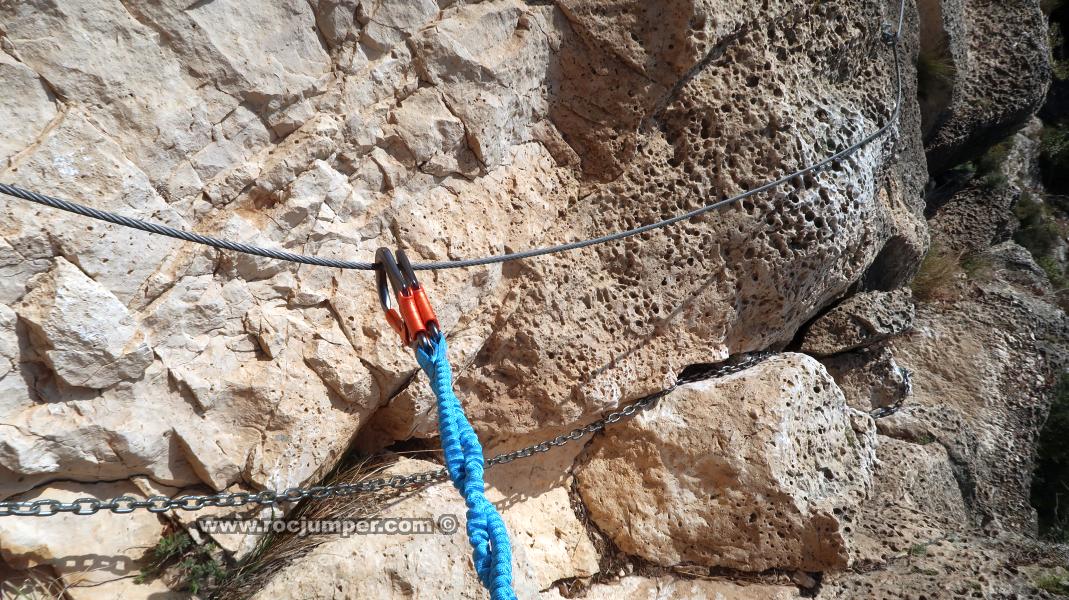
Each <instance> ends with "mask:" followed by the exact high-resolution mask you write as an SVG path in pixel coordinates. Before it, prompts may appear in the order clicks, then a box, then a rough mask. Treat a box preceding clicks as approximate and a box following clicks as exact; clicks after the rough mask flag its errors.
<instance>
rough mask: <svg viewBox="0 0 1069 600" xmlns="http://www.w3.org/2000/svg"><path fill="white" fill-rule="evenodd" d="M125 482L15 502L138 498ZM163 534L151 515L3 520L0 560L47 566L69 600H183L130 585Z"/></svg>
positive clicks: (61, 488) (151, 585)
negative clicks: (56, 576)
mask: <svg viewBox="0 0 1069 600" xmlns="http://www.w3.org/2000/svg"><path fill="white" fill-rule="evenodd" d="M137 493H138V492H137V488H135V487H134V486H133V485H132V484H130V483H129V482H120V483H96V484H78V483H61V484H55V485H51V486H46V487H43V488H39V489H38V490H34V491H33V492H31V493H29V494H24V495H22V496H20V497H18V498H17V499H18V500H34V499H37V498H54V499H57V500H60V501H61V502H71V501H73V500H75V499H77V498H97V499H101V500H109V499H111V498H114V497H116V496H122V495H129V494H137ZM162 535H163V524H162V523H161V522H160V520H159V517H157V516H156V515H154V514H152V513H149V512H145V511H137V512H134V513H131V514H128V515H116V514H111V513H107V512H105V513H101V514H97V515H94V516H92V517H86V516H78V515H72V514H66V513H65V514H61V515H56V516H52V517H48V518H46V519H33V518H22V519H20V518H7V519H4V520H3V522H0V555H2V556H3V560H4V561H5V562H6V563H8V564H9V565H12V566H15V567H18V568H23V569H24V568H27V567H30V566H35V565H51V567H52V568H53V569H54V570H55V572H56V573H57V574H58V575H59V577H60V578H61V579H62V581H63V584H64V587H65V588H66V589H65V592H66V595H67V597H69V598H71V600H97V599H102V598H116V599H121V600H135V599H141V598H150V597H151V598H153V599H154V600H155V599H159V600H167V599H172V598H173V599H175V600H178V599H180V598H185V597H186V595H185V594H177V593H173V592H171V591H170V590H169V589H167V586H165V585H164V584H163V583H162V582H160V581H156V580H152V581H149V582H146V583H144V584H135V583H134V581H133V576H135V575H137V573H138V572H139V570H140V569H141V568H142V567H144V566H147V565H148V564H149V562H148V561H149V560H151V556H146V555H147V554H148V553H149V552H150V551H151V549H152V548H154V547H155V546H156V542H157V541H159V539H160V537H161V536H162Z"/></svg>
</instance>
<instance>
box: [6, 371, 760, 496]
mask: <svg viewBox="0 0 1069 600" xmlns="http://www.w3.org/2000/svg"><path fill="white" fill-rule="evenodd" d="M770 356H772V353H771V352H754V353H751V354H748V355H746V356H745V357H744V358H742V359H741V360H738V361H735V362H730V363H720V364H716V365H709V366H708V367H706V368H702V369H699V370H698V371H697V372H696V374H692V375H689V376H687V377H685V378H680V379H679V380H678V381H677V382H676V383H675V384H674V385H671V386H669V387H667V388H665V389H662V390H659V391H657V392H654V393H652V394H649V395H647V396H643V397H642V398H639V399H638V400H636V401H634V402H632V403H631V404H628V405H627V406H625V407H623V408H621V409H620V410H618V411H613V412H610V413H607V414H605V415H604V416H602V417H601V418H599V419H597V420H595V421H593V422H591V423H588V424H586V425H583V426H582V427H576V428H575V429H573V430H571V431H570V432H568V433H564V434H561V435H558V436H556V437H554V438H552V439H549V440H546V441H543V442H540V443H537V444H533V445H531V446H527V447H525V448H520V449H519V450H514V451H512V452H508V453H505V454H498V455H497V456H494V457H493V458H490V459H489V460H487V461H486V466H487V468H491V467H494V466H496V465H503V464H506V463H510V462H512V461H514V460H518V459H523V458H528V457H531V456H534V455H536V454H541V453H543V452H548V451H549V450H550V449H552V448H557V447H560V446H565V445H567V444H569V443H571V442H575V441H578V440H581V439H583V438H584V437H586V436H588V435H593V434H595V433H597V432H599V431H602V430H604V429H605V428H606V427H607V426H609V425H612V424H613V423H617V422H619V421H622V420H624V419H628V418H630V417H633V416H634V415H635V413H637V412H639V411H641V410H645V409H647V408H649V407H651V406H653V405H654V404H656V403H657V401H658V400H660V399H661V398H664V397H665V396H667V395H668V394H670V393H672V392H673V391H674V390H675V389H676V388H677V387H679V386H681V385H684V384H687V383H695V382H697V381H704V380H707V379H713V378H718V377H724V376H727V375H731V374H733V373H738V372H740V371H743V370H745V369H748V368H750V367H752V366H754V365H756V364H758V363H760V362H762V361H764V360H765V359H767V358H768V357H770ZM448 479H449V473H448V472H447V471H446V470H445V469H444V468H443V469H435V470H433V471H424V472H422V473H414V474H412V475H394V476H392V477H380V478H378V479H369V480H366V481H361V482H358V483H339V484H335V485H314V486H311V487H308V488H301V487H292V488H288V489H286V490H284V491H282V492H276V491H272V490H265V491H262V492H259V493H255V494H253V493H249V492H220V493H218V494H212V495H196V494H187V495H183V496H177V497H174V498H169V497H167V496H150V497H148V498H145V499H143V500H139V499H137V498H135V497H133V496H119V497H117V498H112V499H111V500H99V499H97V498H79V499H77V500H75V501H73V502H61V501H59V500H50V499H43V500H29V501H25V502H0V517H50V516H52V515H57V514H60V513H71V514H75V515H94V514H96V513H98V512H100V511H111V512H112V513H115V514H120V515H122V514H128V513H132V512H134V511H135V510H137V509H139V508H143V509H145V510H147V511H149V512H153V513H165V512H168V511H171V510H187V511H191V510H200V509H202V508H208V507H232V506H245V505H247V504H258V505H260V506H275V505H278V504H282V503H287V502H288V503H293V502H299V501H301V500H305V499H308V498H311V499H313V500H325V499H327V498H334V497H344V496H359V495H365V494H374V493H377V492H380V491H382V490H385V489H387V488H389V489H393V490H397V491H405V490H410V489H413V488H415V487H419V486H423V485H428V484H432V483H438V482H440V481H446V480H448Z"/></svg>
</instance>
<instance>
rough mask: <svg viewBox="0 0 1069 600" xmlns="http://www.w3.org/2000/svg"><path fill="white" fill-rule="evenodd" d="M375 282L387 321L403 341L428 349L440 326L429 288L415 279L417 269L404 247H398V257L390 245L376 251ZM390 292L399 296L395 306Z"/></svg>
mask: <svg viewBox="0 0 1069 600" xmlns="http://www.w3.org/2000/svg"><path fill="white" fill-rule="evenodd" d="M375 283H376V286H377V287H378V291H379V304H381V305H382V310H383V311H384V312H385V313H386V322H387V323H389V324H390V327H392V328H393V330H394V331H396V332H397V334H398V335H399V336H401V341H402V343H404V345H405V346H408V347H410V348H415V347H416V346H417V345H418V346H421V347H423V348H424V349H425V350H428V349H429V348H430V343H429V340H430V339H431V338H437V337H438V333H439V332H440V331H441V328H440V326H439V325H438V317H437V316H435V314H434V309H433V308H431V302H430V300H429V299H428V298H427V290H426V289H425V288H424V287H423V286H422V285H420V283H419V280H418V279H416V270H415V269H413V268H412V263H411V262H410V261H409V260H408V255H406V254H405V251H404V250H398V251H397V260H394V255H393V252H390V249H389V248H379V249H378V251H377V252H376V253H375ZM391 287H392V288H393V294H391V293H390V288H391ZM391 296H393V297H394V298H396V299H397V306H396V307H394V305H393V302H392V301H391Z"/></svg>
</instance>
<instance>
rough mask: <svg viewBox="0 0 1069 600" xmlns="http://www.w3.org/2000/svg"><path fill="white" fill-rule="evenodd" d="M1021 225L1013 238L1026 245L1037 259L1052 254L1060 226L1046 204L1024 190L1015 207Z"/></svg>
mask: <svg viewBox="0 0 1069 600" xmlns="http://www.w3.org/2000/svg"><path fill="white" fill-rule="evenodd" d="M1013 211H1014V214H1015V215H1017V220H1018V221H1020V222H1021V226H1020V227H1019V228H1018V229H1017V232H1016V233H1014V234H1013V239H1014V241H1016V242H1017V243H1018V244H1020V245H1022V246H1024V247H1025V248H1027V249H1028V251H1029V252H1031V253H1032V256H1035V257H1036V258H1037V259H1038V258H1042V257H1044V256H1047V255H1048V254H1050V252H1051V250H1053V249H1054V245H1055V243H1057V241H1058V237H1059V231H1058V226H1057V224H1056V223H1055V221H1054V217H1053V216H1051V214H1050V212H1049V211H1048V210H1047V207H1046V205H1044V204H1043V203H1042V202H1040V201H1039V200H1036V199H1035V197H1034V196H1032V194H1030V193H1028V192H1022V193H1021V198H1020V199H1019V200H1018V201H1017V205H1016V206H1015V207H1014V209H1013Z"/></svg>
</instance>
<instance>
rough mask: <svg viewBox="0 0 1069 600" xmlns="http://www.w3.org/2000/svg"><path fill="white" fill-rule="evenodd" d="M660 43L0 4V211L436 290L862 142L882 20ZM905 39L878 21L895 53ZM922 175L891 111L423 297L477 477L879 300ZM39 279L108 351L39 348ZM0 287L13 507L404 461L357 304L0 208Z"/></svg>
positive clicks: (350, 10)
mask: <svg viewBox="0 0 1069 600" xmlns="http://www.w3.org/2000/svg"><path fill="white" fill-rule="evenodd" d="M663 9H664V10H663V15H661V16H655V15H653V14H652V13H651V12H650V10H651V9H650V8H649V7H646V6H645V5H643V4H642V3H628V4H626V5H621V6H619V7H615V6H614V5H613V6H612V7H611V10H610V4H604V3H598V2H595V3H573V2H564V3H560V4H559V5H549V4H546V3H526V2H521V1H519V0H493V1H486V2H477V3H454V2H433V1H430V0H420V1H419V2H403V3H395V2H370V1H361V2H356V1H355V0H315V1H312V2H307V1H303V0H270V1H269V2H267V3H266V4H264V5H262V6H257V7H256V8H255V9H253V8H250V7H249V6H245V5H241V6H231V5H230V4H229V3H221V2H204V3H189V2H183V1H179V0H164V1H161V2H154V3H150V4H144V3H129V2H118V1H116V0H89V1H87V2H79V3H73V4H72V3H56V2H54V1H52V0H32V1H30V2H20V3H15V4H11V5H5V6H3V7H0V22H2V23H3V34H2V36H0V48H2V50H3V58H2V59H0V83H3V88H4V89H5V90H10V91H11V93H12V94H13V95H15V96H17V97H18V101H17V102H15V103H13V104H11V105H10V106H11V107H13V108H12V110H3V111H0V120H2V122H3V124H4V126H5V128H4V130H5V132H9V135H6V136H5V140H4V142H3V144H4V146H2V147H0V153H2V156H0V159H2V160H3V161H4V162H3V163H2V165H0V179H2V180H3V181H5V182H10V183H14V184H19V185H22V186H25V187H28V188H31V189H35V190H40V191H41V192H44V193H50V194H54V195H57V196H61V197H68V198H72V199H77V200H81V201H84V202H85V203H87V204H90V205H92V206H94V207H97V208H101V209H105V210H110V211H114V212H118V213H122V214H124V215H128V216H131V217H137V218H144V219H151V220H156V221H161V222H164V223H166V224H169V225H173V226H176V227H181V228H185V229H190V230H195V231H199V232H204V233H210V234H215V235H219V236H222V237H227V238H230V239H234V240H239V241H244V242H249V243H256V244H262V245H267V246H273V247H280V248H285V249H288V250H291V251H295V252H302V253H306V254H314V255H319V256H324V257H336V258H346V259H353V258H367V259H370V258H371V257H372V256H373V254H374V251H375V249H376V248H377V247H379V246H404V247H405V248H407V249H408V250H409V251H410V253H411V254H412V255H413V257H414V258H416V259H417V260H435V259H448V258H459V257H473V256H485V255H489V254H499V253H503V252H506V251H513V250H520V249H524V248H530V247H534V246H538V245H543V244H550V243H555V242H563V241H570V240H576V239H580V238H584V237H590V236H596V235H601V234H604V233H607V232H610V231H615V230H620V229H626V228H630V227H634V226H637V225H640V224H643V223H648V222H651V221H653V220H655V219H658V218H663V217H666V216H669V215H673V214H677V213H679V212H681V211H685V210H689V209H691V208H694V207H696V206H698V205H701V204H705V203H708V202H712V201H715V200H717V199H720V198H722V197H725V196H727V195H732V194H736V193H738V192H741V191H743V190H746V189H749V188H752V187H754V186H756V185H759V184H761V183H763V182H765V181H767V180H770V179H773V178H776V177H778V176H780V175H781V174H783V173H785V172H789V171H791V170H794V169H797V168H799V167H801V166H804V165H807V164H809V163H812V162H814V161H815V160H817V159H819V158H821V157H824V156H826V155H828V154H830V153H832V152H833V151H835V150H836V149H839V148H843V147H845V146H847V145H849V144H852V143H853V142H855V141H857V140H859V139H861V138H862V137H863V136H864V135H866V134H868V133H869V132H871V131H874V130H875V129H877V128H878V127H879V126H881V125H882V124H883V123H884V122H885V120H886V119H887V118H888V116H889V115H890V111H891V108H892V103H893V100H894V95H893V94H891V93H889V90H890V88H891V83H892V80H893V73H894V69H893V63H892V55H891V53H890V51H889V50H888V48H887V47H886V45H884V44H882V42H881V41H880V27H881V24H882V22H883V21H884V20H887V19H888V18H889V17H890V16H891V15H890V13H888V12H887V10H886V9H885V7H881V6H877V5H874V4H872V3H868V2H861V1H860V0H838V1H836V2H832V3H826V4H821V5H813V6H809V5H806V6H799V5H797V4H796V3H792V2H773V3H772V4H770V5H769V6H768V7H766V8H762V9H761V10H757V9H756V8H754V7H743V8H739V7H737V6H735V5H716V4H708V3H696V2H691V1H690V0H679V1H673V2H670V3H668V4H666V5H665V6H664V7H663ZM658 11H660V9H658ZM766 25H767V26H766ZM914 29H915V23H914V21H913V19H912V17H911V18H910V19H908V20H907V24H906V34H907V35H906V38H907V39H906V40H905V42H904V44H906V45H905V46H904V47H911V45H912V44H914V39H915V37H916V36H915V32H914ZM906 79H907V81H906V85H907V86H910V85H912V81H911V79H910V78H909V77H908V73H907V78H906ZM725 90H731V92H730V93H729V92H726V91H725ZM909 97H910V94H909V93H908V92H907V93H906V98H907V99H908V98H909ZM2 102H4V103H5V104H4V105H3V107H7V106H9V105H8V104H7V103H8V102H9V100H8V99H7V98H5V99H4V100H3V101H2ZM891 138H894V139H895V140H896V143H897V144H898V145H897V146H896V145H895V144H892V143H891ZM919 141H920V138H919V120H918V113H917V109H916V106H915V105H914V104H913V103H912V102H906V103H905V104H904V105H903V111H902V116H901V118H900V120H899V122H898V123H897V124H896V126H895V127H894V128H892V131H891V137H888V138H882V139H881V140H880V141H878V142H875V143H873V144H870V145H868V146H866V147H865V148H864V149H863V150H861V151H860V152H859V153H857V154H856V155H855V156H854V157H852V158H851V159H849V160H847V161H844V162H843V163H842V164H841V165H839V166H838V167H837V168H835V169H829V170H827V171H825V172H823V173H821V174H819V175H818V176H812V177H806V178H802V179H801V180H798V181H794V182H791V183H790V184H789V185H785V186H783V187H781V188H779V189H777V190H775V191H774V192H770V193H768V194H764V195H760V196H755V197H753V198H751V199H749V200H747V201H746V202H744V203H741V204H739V205H738V206H736V207H734V208H732V209H728V210H724V211H720V212H717V213H713V214H709V215H708V216H706V217H703V218H700V219H695V220H692V221H689V222H685V223H680V224H677V225H676V226H674V227H672V228H670V229H666V230H663V231H658V232H654V233H650V234H645V235H642V236H639V237H635V238H632V239H630V240H628V241H623V242H620V243H615V244H611V245H606V246H602V247H598V248H588V249H584V250H581V251H577V252H573V253H570V254H567V255H556V256H551V257H545V258H542V259H539V260H531V261H524V262H522V263H513V264H509V265H508V266H500V265H489V266H484V267H479V268H473V269H468V270H455V271H441V272H436V273H427V274H426V275H425V276H424V281H425V283H426V284H427V285H428V287H429V288H430V289H431V293H432V297H433V299H434V302H435V306H436V309H437V311H438V314H439V316H440V317H441V320H442V322H443V324H444V326H445V328H446V330H447V331H448V332H449V333H450V335H451V337H452V339H453V341H454V344H453V346H452V348H453V349H454V361H455V364H456V365H457V366H458V371H459V373H458V379H457V388H458V391H459V392H460V394H461V396H462V397H463V398H464V401H465V403H466V405H467V406H468V407H469V410H470V413H471V415H472V417H473V419H474V421H475V422H476V428H477V429H478V430H479V432H480V434H481V435H482V436H483V438H484V440H485V441H486V442H487V445H488V448H489V449H490V450H491V451H492V450H494V449H495V448H504V447H506V446H510V447H511V446H516V445H520V444H522V443H525V442H528V441H530V440H532V439H534V438H536V437H545V436H552V435H556V434H557V433H559V432H560V431H561V430H563V429H565V428H569V427H572V426H574V425H575V423H576V422H580V421H583V420H591V419H593V418H594V415H595V414H597V413H600V412H601V411H603V410H605V409H608V408H612V407H615V406H617V405H618V404H619V403H620V402H621V401H623V400H626V399H628V398H633V397H637V396H639V395H641V394H643V393H647V392H649V391H652V390H653V389H656V388H659V387H661V386H662V385H664V384H666V383H669V382H671V380H672V379H673V378H674V377H675V374H676V373H678V372H679V371H680V370H681V369H682V368H683V367H684V366H686V365H688V364H692V363H695V362H709V361H715V360H719V359H723V358H725V357H726V356H728V355H729V354H732V353H736V352H743V351H748V350H754V349H760V348H766V347H769V346H771V345H774V344H777V343H785V342H787V341H788V340H791V339H792V338H793V337H794V336H795V334H796V330H797V329H798V327H799V326H801V325H802V324H803V323H805V322H807V321H808V320H809V319H811V318H812V317H813V315H815V314H817V313H818V311H820V310H821V309H822V308H823V307H824V305H825V304H826V303H827V302H829V301H830V300H831V299H833V298H837V297H839V296H841V295H842V293H843V292H844V291H845V290H846V289H847V288H848V287H849V286H850V285H852V284H853V283H854V282H855V281H857V280H858V279H859V278H860V277H861V276H862V274H863V273H865V272H866V270H868V269H869V266H870V264H871V263H873V261H874V260H875V259H876V258H877V256H879V257H881V258H880V262H881V269H882V270H883V272H887V273H890V272H892V271H894V272H896V273H898V272H901V273H904V272H907V271H908V269H909V267H908V266H907V263H909V262H910V260H911V258H910V257H912V256H915V255H917V254H918V253H919V252H920V251H922V250H923V246H924V235H923V232H924V223H923V220H922V218H921V212H922V203H921V201H920V199H919V197H918V196H917V195H916V194H915V192H916V190H918V189H919V183H918V182H919V181H922V180H923V176H922V175H921V174H920V170H921V168H920V166H919V165H921V160H920V146H919ZM888 244H891V245H892V246H893V247H894V249H895V250H894V251H893V252H892V251H886V250H883V248H884V247H885V246H887V245H888ZM61 261H66V262H67V263H69V264H70V265H72V268H76V269H77V270H80V271H81V273H82V274H84V276H85V277H86V278H87V280H90V281H91V282H94V285H96V286H98V288H99V289H98V290H97V292H98V293H100V294H104V295H109V294H110V297H111V298H112V300H111V301H110V303H109V304H108V306H111V307H112V308H111V309H109V310H113V312H114V311H117V309H118V308H119V306H120V305H121V307H122V308H123V310H124V311H125V313H126V315H127V317H124V318H123V319H124V320H121V322H122V323H123V325H122V328H125V329H121V331H122V332H124V333H122V335H118V336H114V335H113V336H111V337H109V338H108V339H107V342H106V343H104V342H94V343H93V344H90V345H89V347H91V348H95V349H96V350H93V352H91V353H89V354H85V355H81V354H79V355H78V356H77V357H75V356H74V355H73V354H70V353H67V354H64V353H63V352H65V350H64V348H63V347H61V346H58V345H61V344H72V343H73V340H75V338H76V337H77V336H76V335H75V334H76V332H77V331H78V328H79V327H82V326H84V325H85V323H81V322H78V321H79V320H80V319H78V318H75V319H72V321H75V322H69V323H63V324H59V323H58V321H57V322H54V323H53V324H51V325H49V324H48V323H46V322H45V321H44V320H45V319H46V318H47V317H48V315H49V314H52V312H55V310H54V309H52V308H49V307H51V306H52V305H51V304H48V303H47V302H46V301H47V300H48V299H47V296H48V293H46V291H47V286H45V285H44V284H43V283H42V282H44V281H51V280H52V279H54V278H55V277H54V274H55V273H58V272H60V271H64V272H65V270H67V269H66V268H65V267H62V268H61V267H58V266H57V265H58V264H61ZM895 269H897V270H895ZM0 273H2V274H3V275H4V277H0V300H3V304H5V305H7V306H9V307H13V308H14V310H15V312H16V320H17V323H18V326H17V327H16V328H15V329H16V331H15V333H14V335H15V339H16V340H17V341H18V343H17V344H16V345H15V346H12V348H15V347H17V348H18V350H17V352H15V353H16V354H17V355H18V356H17V358H14V359H13V362H12V364H13V365H14V364H16V363H17V364H18V369H17V370H16V369H12V370H10V371H9V373H8V374H7V376H6V377H5V378H4V380H3V382H2V383H0V387H2V388H3V389H5V390H9V391H10V392H11V393H10V394H9V395H6V396H5V397H4V398H3V399H2V400H0V406H3V409H4V415H5V417H6V418H7V419H9V420H10V422H11V423H13V424H17V427H18V429H17V430H15V431H13V432H12V435H11V437H10V438H5V439H3V440H0V469H2V470H3V471H2V472H5V473H7V472H10V473H14V474H17V476H15V477H12V478H10V479H8V478H4V480H2V481H0V489H2V490H4V493H14V492H18V491H24V490H26V489H29V488H30V487H32V486H33V485H34V484H35V482H37V481H42V480H44V479H47V478H49V477H57V476H64V477H72V478H76V479H79V480H84V481H89V480H93V479H97V478H121V477H125V476H131V475H144V476H148V477H152V478H154V479H156V480H157V483H160V484H164V485H172V486H178V487H185V486H191V485H195V484H198V483H202V484H205V485H208V486H209V487H211V488H214V489H224V488H226V487H228V486H231V485H238V484H241V485H248V486H252V487H253V488H260V487H281V488H284V487H287V486H290V485H295V484H298V483H311V482H313V481H314V480H315V479H316V478H317V477H318V476H319V475H321V474H322V473H324V472H326V471H327V470H329V468H330V467H331V466H332V464H333V462H334V461H335V460H336V459H337V457H338V456H340V454H341V453H342V452H343V450H344V449H345V448H347V447H348V446H349V443H350V442H351V441H353V440H354V438H355V441H356V443H357V444H358V445H359V446H361V447H362V448H365V449H367V450H378V449H381V448H382V447H384V446H386V445H388V444H390V443H393V442H395V441H397V440H402V439H407V438H410V437H413V436H424V437H426V436H433V435H434V413H433V406H432V405H431V404H430V403H427V402H425V401H424V400H425V398H421V397H420V396H419V393H418V392H416V391H415V390H418V389H421V388H424V385H423V381H422V379H421V378H420V377H419V376H417V377H415V378H413V377H412V375H413V373H414V372H415V371H416V365H415V362H414V361H413V360H412V357H411V356H410V354H409V353H408V352H407V351H405V350H403V349H401V348H399V346H398V344H397V343H396V341H395V338H394V335H393V333H392V332H391V331H390V330H389V329H388V328H387V327H386V326H385V325H384V322H383V320H382V316H381V311H380V309H379V307H378V302H377V298H376V296H375V294H374V292H373V290H372V289H371V285H370V284H371V277H370V276H369V274H366V273H356V272H351V271H344V272H343V271H338V270H331V269H324V268H316V267H307V266H297V265H293V264H288V263H280V262H278V261H273V260H269V259H264V258H260V257H251V256H245V255H237V254H233V253H229V252H217V251H214V250H210V249H206V248H203V247H200V246H196V245H191V244H186V243H179V242H176V241H173V240H169V239H162V238H158V237H155V236H149V235H147V234H143V233H139V232H134V231H130V230H126V229H123V228H121V227H118V226H113V225H108V224H102V223H97V222H87V221H85V220H84V219H82V218H79V217H76V216H74V215H69V214H66V213H59V212H56V211H53V210H49V209H43V208H39V207H35V206H31V205H27V204H23V203H19V202H15V201H9V200H4V201H3V202H2V203H0ZM40 274H45V275H42V277H43V279H34V277H35V276H38V275H40ZM895 277H898V276H895ZM893 278H894V277H893ZM893 278H892V279H893ZM50 285H51V284H50ZM97 292H95V293H97ZM105 292H106V293H107V294H105ZM116 302H117V303H118V304H116ZM47 311H52V312H49V313H48V314H45V313H46V312H47ZM56 314H57V315H58V314H59V313H56ZM109 314H110V313H109ZM115 314H118V313H117V312H115ZM38 322H40V323H42V325H41V326H37V325H35V323H38ZM118 322H119V321H116V323H118ZM60 325H62V327H61V326H60ZM64 327H65V328H66V329H64ZM20 328H23V329H24V330H25V331H23V332H22V333H20V332H19V331H21V330H20ZM49 328H51V329H49ZM9 329H10V328H9ZM97 329H99V328H97ZM61 333H62V335H60V334H61ZM20 336H21V337H20ZM72 336H73V337H72ZM52 338H55V339H52ZM79 343H82V342H79ZM49 344H54V345H56V344H58V345H57V346H56V347H55V348H53V347H52V346H51V345H49ZM82 345H83V346H84V345H85V344H84V343H82ZM111 359H114V360H111ZM78 361H83V362H84V364H83V362H78ZM16 371H17V372H16ZM34 381H37V382H39V383H38V384H37V385H36V386H34V385H33V384H32V383H28V382H34ZM93 390H97V391H93ZM42 398H43V399H44V400H46V401H47V406H45V405H44V404H41V403H39V402H38V400H39V399H42ZM383 405H387V406H386V407H385V409H384V410H382V411H379V410H378V409H379V407H381V406H383ZM128 423H136V424H137V426H136V427H133V428H131V427H126V424H128ZM369 423H371V424H372V425H371V427H366V426H367V425H368V424H369ZM120 424H122V425H120ZM365 430H366V431H365ZM90 432H92V433H90ZM358 434H363V435H358ZM118 439H121V440H123V443H120V444H116V443H114V442H115V440H118Z"/></svg>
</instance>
